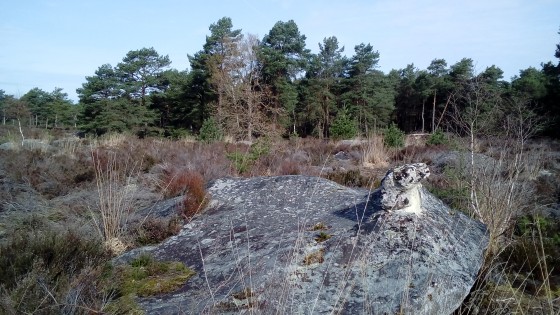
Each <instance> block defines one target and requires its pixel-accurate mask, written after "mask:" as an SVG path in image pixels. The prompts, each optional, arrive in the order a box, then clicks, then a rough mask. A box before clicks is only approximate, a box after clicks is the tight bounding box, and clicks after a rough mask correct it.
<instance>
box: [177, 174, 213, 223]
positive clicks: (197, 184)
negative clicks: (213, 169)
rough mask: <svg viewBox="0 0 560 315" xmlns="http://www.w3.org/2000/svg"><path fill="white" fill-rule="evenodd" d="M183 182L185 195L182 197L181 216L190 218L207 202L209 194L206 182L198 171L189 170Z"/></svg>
mask: <svg viewBox="0 0 560 315" xmlns="http://www.w3.org/2000/svg"><path fill="white" fill-rule="evenodd" d="M188 175H189V176H188V177H187V181H186V183H185V197H184V199H183V212H182V216H183V217H184V218H185V219H190V218H192V217H193V216H195V215H196V214H197V213H198V212H200V211H201V210H203V209H204V207H205V206H206V205H207V204H208V201H209V196H208V194H207V192H206V183H205V182H204V178H203V177H202V175H200V173H198V172H196V171H190V172H189V173H188Z"/></svg>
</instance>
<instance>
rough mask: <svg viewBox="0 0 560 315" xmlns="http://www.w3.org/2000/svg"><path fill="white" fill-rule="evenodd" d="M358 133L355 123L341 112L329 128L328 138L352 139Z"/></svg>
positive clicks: (344, 111)
mask: <svg viewBox="0 0 560 315" xmlns="http://www.w3.org/2000/svg"><path fill="white" fill-rule="evenodd" d="M357 133H358V128H357V127H356V121H354V120H353V119H352V118H350V117H349V116H348V115H347V114H346V110H345V109H343V110H341V111H340V112H339V113H338V115H336V118H335V120H334V121H333V123H332V124H331V126H330V128H329V134H330V137H331V138H333V139H352V138H354V137H355V136H356V134H357Z"/></svg>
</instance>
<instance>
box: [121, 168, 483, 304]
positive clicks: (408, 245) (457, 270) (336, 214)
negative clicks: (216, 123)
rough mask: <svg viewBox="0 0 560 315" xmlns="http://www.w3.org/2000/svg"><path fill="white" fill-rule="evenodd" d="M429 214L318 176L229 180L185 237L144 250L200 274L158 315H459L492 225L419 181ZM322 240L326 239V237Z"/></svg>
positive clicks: (169, 297)
mask: <svg viewBox="0 0 560 315" xmlns="http://www.w3.org/2000/svg"><path fill="white" fill-rule="evenodd" d="M418 190H419V196H420V207H421V208H422V211H421V213H409V212H391V211H384V210H382V207H381V203H380V199H381V198H380V197H381V192H380V191H379V190H376V191H368V190H361V189H351V188H347V187H343V186H340V185H338V184H336V183H334V182H331V181H328V180H326V179H322V178H318V177H309V176H279V177H257V178H249V179H237V178H228V179H220V180H216V181H215V182H213V183H212V184H211V185H210V187H209V192H210V194H211V196H212V202H211V203H210V205H209V207H208V209H207V210H206V211H205V212H204V213H203V214H201V215H200V216H199V217H197V218H195V219H194V220H192V221H191V222H190V223H189V224H186V225H185V226H184V228H183V229H182V231H181V232H180V234H179V235H177V236H174V237H171V238H169V239H168V240H166V241H165V242H163V243H161V244H159V245H157V246H152V247H145V248H140V249H136V250H133V251H131V252H129V253H127V254H125V255H123V256H122V257H120V258H119V259H117V261H125V260H129V259H131V258H132V257H135V256H136V255H138V254H139V253H141V252H150V253H152V254H153V255H154V257H155V258H156V259H158V260H179V261H182V262H184V263H185V264H186V265H187V266H190V267H191V268H193V269H194V270H195V271H196V272H197V274H196V276H194V277H193V278H191V279H190V280H189V281H188V282H187V283H186V284H185V286H184V287H183V288H181V289H180V290H178V291H177V292H173V293H171V294H166V295H162V296H157V297H151V298H143V299H140V300H139V303H140V305H141V306H142V307H143V308H144V309H145V310H146V311H147V313H148V314H181V313H184V314H239V313H245V312H246V313H250V312H252V313H260V314H268V313H274V314H330V313H333V312H334V313H341V314H395V313H398V312H403V313H407V314H449V313H451V312H453V311H454V310H455V309H456V308H457V307H458V306H459V305H460V303H461V302H462V301H463V299H464V298H465V297H466V295H467V294H468V293H469V290H470V289H471V287H472V285H473V283H474V281H475V279H476V276H477V273H478V270H479V269H480V266H481V264H482V262H483V253H484V250H485V248H486V245H487V242H488V240H487V237H486V230H485V227H484V225H482V224H481V223H479V222H476V221H473V220H471V219H470V218H468V217H466V216H465V215H463V214H461V213H459V212H457V211H454V210H451V209H449V208H448V207H447V206H446V205H444V204H443V203H442V202H441V201H440V200H438V199H437V198H435V197H434V196H433V195H431V194H430V193H429V192H428V191H426V190H425V189H424V188H422V187H421V185H419V187H418ZM321 234H322V236H323V237H322V239H321V238H320V237H319V236H321Z"/></svg>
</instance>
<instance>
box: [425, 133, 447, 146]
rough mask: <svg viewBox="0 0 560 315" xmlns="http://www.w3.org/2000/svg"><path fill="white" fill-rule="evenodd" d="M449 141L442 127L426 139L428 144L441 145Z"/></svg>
mask: <svg viewBox="0 0 560 315" xmlns="http://www.w3.org/2000/svg"><path fill="white" fill-rule="evenodd" d="M447 143H449V140H448V139H447V137H446V136H445V133H443V131H441V129H437V130H436V131H435V132H434V133H432V134H431V135H430V136H429V137H428V140H426V144H428V145H441V144H447Z"/></svg>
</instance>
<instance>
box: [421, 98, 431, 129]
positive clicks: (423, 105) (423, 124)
mask: <svg viewBox="0 0 560 315" xmlns="http://www.w3.org/2000/svg"><path fill="white" fill-rule="evenodd" d="M425 105H426V99H423V100H422V133H424V126H425V123H424V108H425ZM433 126H434V125H433V122H432V129H434V127H433Z"/></svg>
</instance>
